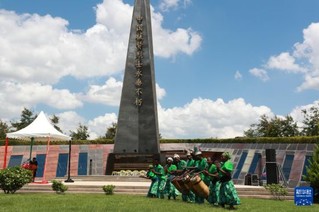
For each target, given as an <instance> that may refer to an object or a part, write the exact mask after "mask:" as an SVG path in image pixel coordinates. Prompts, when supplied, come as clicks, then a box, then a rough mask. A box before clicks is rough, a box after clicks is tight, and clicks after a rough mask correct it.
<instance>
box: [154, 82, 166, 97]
mask: <svg viewBox="0 0 319 212" xmlns="http://www.w3.org/2000/svg"><path fill="white" fill-rule="evenodd" d="M155 89H156V97H157V101H158V100H161V99H163V98H164V96H165V95H166V91H165V89H164V88H161V87H160V86H159V85H158V84H157V83H156V88H155Z"/></svg>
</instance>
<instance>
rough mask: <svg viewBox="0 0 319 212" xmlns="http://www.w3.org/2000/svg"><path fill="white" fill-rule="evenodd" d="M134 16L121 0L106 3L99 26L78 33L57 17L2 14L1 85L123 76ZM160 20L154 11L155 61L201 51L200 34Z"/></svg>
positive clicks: (101, 8)
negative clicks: (168, 26) (172, 27)
mask: <svg viewBox="0 0 319 212" xmlns="http://www.w3.org/2000/svg"><path fill="white" fill-rule="evenodd" d="M132 11H133V7H132V6H130V5H128V4H125V3H123V1H122V0H104V1H103V3H101V4H98V5H97V7H96V21H97V23H96V24H95V25H94V26H92V27H91V28H89V29H87V30H86V31H85V32H79V31H72V30H71V29H69V28H68V21H66V20H64V19H62V18H59V17H52V16H50V15H46V16H40V15H37V14H17V13H15V12H8V11H6V10H0V52H1V56H0V80H8V79H9V80H16V81H20V82H22V81H23V82H26V81H27V82H41V83H48V84H54V83H57V82H58V81H59V79H60V78H61V77H63V76H67V75H71V76H74V77H76V78H82V79H83V78H87V77H94V76H108V75H112V74H115V73H119V72H120V71H122V70H123V68H124V63H125V58H126V51H127V42H128V35H129V28H130V24H131V17H132ZM152 11H153V9H152ZM162 21H163V17H162V15H161V14H160V13H154V11H153V20H152V22H153V26H154V27H153V35H154V36H153V37H154V39H153V40H154V49H155V54H156V55H157V56H161V57H173V56H174V55H176V54H178V53H186V54H188V55H191V54H192V53H193V52H194V51H196V50H197V49H198V48H199V47H200V44H201V37H200V36H199V34H198V33H197V32H195V31H193V30H191V29H182V28H179V29H177V30H175V31H172V30H168V29H164V28H163V27H162ZM163 39H165V42H162V41H163ZM166 40H167V41H168V42H166Z"/></svg>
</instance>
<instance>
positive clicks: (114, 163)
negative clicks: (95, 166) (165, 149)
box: [105, 153, 165, 175]
mask: <svg viewBox="0 0 319 212" xmlns="http://www.w3.org/2000/svg"><path fill="white" fill-rule="evenodd" d="M154 158H157V159H159V160H160V162H162V160H164V162H165V156H162V155H161V154H159V153H155V154H137V153H110V154H109V156H108V158H107V163H106V171H105V174H106V175H111V174H112V172H113V171H120V170H147V169H148V168H149V165H151V164H153V159H154Z"/></svg>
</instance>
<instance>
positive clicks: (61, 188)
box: [51, 180, 68, 194]
mask: <svg viewBox="0 0 319 212" xmlns="http://www.w3.org/2000/svg"><path fill="white" fill-rule="evenodd" d="M51 187H52V190H53V191H55V192H56V193H57V194H63V193H64V192H65V191H67V190H68V187H67V186H66V185H64V184H63V183H62V182H61V181H57V180H52V186H51Z"/></svg>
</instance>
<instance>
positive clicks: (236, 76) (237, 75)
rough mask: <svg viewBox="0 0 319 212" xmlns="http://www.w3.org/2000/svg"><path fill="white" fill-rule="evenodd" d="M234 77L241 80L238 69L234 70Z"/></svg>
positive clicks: (241, 76)
mask: <svg viewBox="0 0 319 212" xmlns="http://www.w3.org/2000/svg"><path fill="white" fill-rule="evenodd" d="M234 78H235V79H236V80H241V79H242V78H243V75H242V74H241V73H240V72H239V71H236V73H235V75H234Z"/></svg>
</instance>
